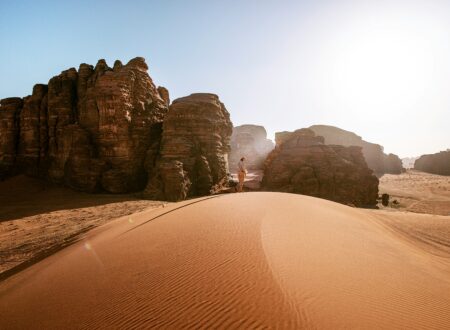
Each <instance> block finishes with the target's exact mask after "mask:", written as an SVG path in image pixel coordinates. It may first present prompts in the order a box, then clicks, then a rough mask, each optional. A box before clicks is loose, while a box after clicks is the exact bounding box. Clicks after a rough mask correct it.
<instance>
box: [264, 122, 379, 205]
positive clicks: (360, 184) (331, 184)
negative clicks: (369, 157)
mask: <svg viewBox="0 0 450 330" xmlns="http://www.w3.org/2000/svg"><path fill="white" fill-rule="evenodd" d="M276 143H277V145H276V147H275V149H274V150H273V151H272V152H271V153H270V154H269V155H268V157H267V160H266V163H265V169H264V177H263V181H262V187H263V189H264V190H270V191H282V192H289V193H297V194H304V195H310V196H315V197H320V198H325V199H329V200H332V201H336V202H339V203H343V204H351V205H354V206H361V207H374V206H375V205H376V204H377V197H378V179H377V177H376V176H375V175H373V174H372V170H371V169H369V168H368V167H367V164H366V161H365V160H364V156H363V154H362V152H361V147H358V146H350V147H344V146H341V145H326V144H325V143H324V138H323V137H322V136H316V134H315V133H314V132H313V131H312V130H310V129H300V130H297V131H295V132H282V133H277V134H276Z"/></svg>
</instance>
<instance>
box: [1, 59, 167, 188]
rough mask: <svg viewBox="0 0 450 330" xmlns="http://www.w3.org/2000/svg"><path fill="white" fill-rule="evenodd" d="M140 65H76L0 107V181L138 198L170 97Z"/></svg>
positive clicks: (141, 62)
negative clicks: (33, 179)
mask: <svg viewBox="0 0 450 330" xmlns="http://www.w3.org/2000/svg"><path fill="white" fill-rule="evenodd" d="M147 70H148V67H147V64H146V63H145V60H144V59H143V58H140V57H138V58H135V59H132V60H131V61H129V63H128V64H126V65H122V63H121V62H120V61H116V62H115V63H114V68H113V69H111V68H110V67H108V65H107V64H106V62H105V61H104V60H100V61H98V63H97V65H96V66H95V67H93V66H91V65H88V64H81V65H80V67H79V70H78V71H77V70H75V69H74V68H71V69H69V70H66V71H63V72H62V73H61V74H60V75H58V76H55V77H53V78H52V79H50V81H49V83H48V86H47V85H40V84H39V85H36V86H35V87H34V88H33V94H32V95H31V96H28V97H25V98H24V99H23V100H22V99H20V98H9V99H3V100H1V101H0V122H1V130H0V177H2V176H3V177H4V176H7V175H11V174H14V173H18V172H21V173H26V174H29V175H34V176H41V177H45V178H48V179H50V180H51V181H54V182H57V183H64V184H66V185H68V186H70V187H73V188H76V189H79V190H84V191H90V192H93V191H98V190H104V191H107V192H112V193H123V192H129V191H137V190H142V189H143V188H144V187H145V185H146V182H147V174H148V166H150V165H152V163H153V162H154V161H155V158H156V154H157V153H158V151H159V143H160V138H161V127H162V121H163V119H164V116H165V114H166V113H167V111H168V102H169V96H168V92H167V90H166V89H164V88H159V89H158V88H157V87H156V86H155V85H154V84H153V82H152V80H151V78H150V77H149V75H148V73H147Z"/></svg>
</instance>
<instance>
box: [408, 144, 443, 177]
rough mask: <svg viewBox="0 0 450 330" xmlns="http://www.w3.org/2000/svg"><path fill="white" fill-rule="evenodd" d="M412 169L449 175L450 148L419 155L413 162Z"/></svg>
mask: <svg viewBox="0 0 450 330" xmlns="http://www.w3.org/2000/svg"><path fill="white" fill-rule="evenodd" d="M414 169H415V170H419V171H423V172H428V173H433V174H439V175H450V149H447V151H441V152H438V153H435V154H431V155H423V156H421V157H419V159H417V160H416V161H415V163H414Z"/></svg>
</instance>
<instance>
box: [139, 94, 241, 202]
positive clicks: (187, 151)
mask: <svg viewBox="0 0 450 330" xmlns="http://www.w3.org/2000/svg"><path fill="white" fill-rule="evenodd" d="M232 128H233V126H232V123H231V121H230V115H229V113H228V111H227V110H226V108H225V106H224V105H223V103H221V102H220V100H219V98H218V96H217V95H214V94H192V95H190V96H187V97H183V98H179V99H176V100H175V101H173V103H172V105H171V106H170V110H169V112H168V114H167V116H166V118H165V120H164V124H163V132H162V140H161V149H160V150H161V151H160V157H159V159H158V160H157V162H156V165H155V167H154V168H152V171H151V172H152V173H153V176H152V179H151V180H150V182H149V185H148V187H147V188H146V191H145V193H146V195H147V196H150V197H152V198H156V199H165V200H171V201H177V200H182V199H185V198H186V197H190V196H202V195H208V194H210V193H212V192H214V191H216V190H218V189H220V188H221V187H222V186H224V185H225V184H226V183H227V174H228V173H227V172H228V171H227V169H228V162H227V154H228V152H229V151H230V136H231V133H232Z"/></svg>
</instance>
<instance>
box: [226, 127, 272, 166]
mask: <svg viewBox="0 0 450 330" xmlns="http://www.w3.org/2000/svg"><path fill="white" fill-rule="evenodd" d="M274 147H275V145H274V143H273V142H272V141H271V140H269V139H267V132H266V129H265V128H264V127H263V126H258V125H241V126H236V127H234V128H233V134H232V135H231V153H230V155H229V158H228V159H229V163H230V170H231V171H232V172H235V171H237V164H238V162H239V160H240V159H241V157H246V162H247V168H248V169H250V170H257V169H262V168H263V165H264V161H265V159H266V157H267V155H268V154H269V152H270V151H272V150H273V148H274Z"/></svg>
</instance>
